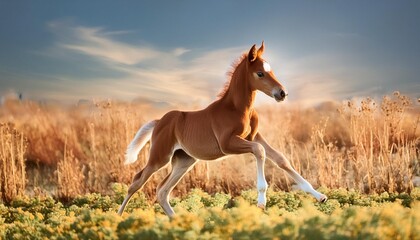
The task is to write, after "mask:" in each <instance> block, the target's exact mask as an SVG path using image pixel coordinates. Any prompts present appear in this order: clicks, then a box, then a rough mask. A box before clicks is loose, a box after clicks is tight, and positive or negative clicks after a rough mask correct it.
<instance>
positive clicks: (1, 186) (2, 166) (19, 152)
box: [0, 123, 27, 202]
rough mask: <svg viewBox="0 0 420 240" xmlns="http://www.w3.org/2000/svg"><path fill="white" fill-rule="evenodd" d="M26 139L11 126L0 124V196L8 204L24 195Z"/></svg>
mask: <svg viewBox="0 0 420 240" xmlns="http://www.w3.org/2000/svg"><path fill="white" fill-rule="evenodd" d="M26 144H27V143H26V139H25V138H24V136H23V134H21V133H20V132H19V131H18V130H17V129H16V128H15V127H14V126H13V124H4V123H0V194H1V199H2V201H4V202H10V201H12V200H13V199H14V198H16V197H17V196H20V195H22V194H24V192H25V186H26V171H25V151H26Z"/></svg>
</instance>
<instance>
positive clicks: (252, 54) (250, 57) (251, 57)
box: [248, 44, 258, 63]
mask: <svg viewBox="0 0 420 240" xmlns="http://www.w3.org/2000/svg"><path fill="white" fill-rule="evenodd" d="M257 57H258V53H257V48H256V47H255V44H254V45H253V46H252V47H251V49H250V50H249V53H248V61H249V62H250V63H252V62H253V61H255V59H257Z"/></svg>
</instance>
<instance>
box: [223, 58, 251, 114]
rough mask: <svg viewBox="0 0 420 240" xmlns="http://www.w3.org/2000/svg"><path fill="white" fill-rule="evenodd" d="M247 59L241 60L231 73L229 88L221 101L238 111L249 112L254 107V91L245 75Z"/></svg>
mask: <svg viewBox="0 0 420 240" xmlns="http://www.w3.org/2000/svg"><path fill="white" fill-rule="evenodd" d="M246 61H247V59H246V58H245V59H243V61H242V62H241V63H239V64H238V66H237V67H236V69H235V71H234V72H233V73H232V79H231V80H230V84H229V88H228V90H227V91H226V94H225V96H224V97H223V100H224V101H225V102H226V103H228V104H229V105H231V106H233V107H234V108H235V109H236V110H238V111H243V112H246V111H250V110H251V109H252V108H253V107H254V101H255V94H256V91H255V90H253V89H252V87H251V85H250V83H249V80H248V74H247V70H248V69H246V68H247V65H246V64H247V62H246Z"/></svg>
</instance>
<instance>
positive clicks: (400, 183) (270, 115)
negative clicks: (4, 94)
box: [0, 92, 420, 202]
mask: <svg viewBox="0 0 420 240" xmlns="http://www.w3.org/2000/svg"><path fill="white" fill-rule="evenodd" d="M167 110H168V109H165V108H163V107H159V108H156V107H153V106H152V105H147V104H140V103H137V104H136V103H123V102H107V101H105V102H97V103H92V104H90V103H85V104H79V105H78V106H76V105H75V106H66V107H63V106H57V105H54V104H41V103H36V102H32V101H22V102H19V101H16V100H14V101H7V102H5V103H4V104H3V105H2V106H1V107H0V194H1V199H2V201H3V202H9V201H11V200H12V199H14V198H15V197H16V196H18V195H22V194H26V195H52V196H54V197H55V198H57V199H60V200H64V201H66V200H71V199H73V198H74V197H76V196H77V195H79V194H85V193H92V192H95V193H103V194H107V193H109V192H110V186H111V184H112V183H114V182H119V183H125V184H129V183H130V181H131V178H132V177H133V175H134V174H135V173H136V171H138V170H139V169H141V168H142V166H144V165H145V162H146V156H147V155H148V152H147V151H148V147H146V148H145V149H143V150H142V152H141V153H140V154H139V161H137V162H136V163H135V164H133V165H129V166H124V165H123V161H124V151H125V149H126V147H127V145H128V143H129V142H130V141H131V139H132V138H133V136H134V135H135V133H136V131H137V130H138V128H139V127H140V126H141V125H142V124H143V123H145V122H146V121H148V120H151V119H154V118H159V117H160V116H162V115H163V114H164V113H165V112H166V111H167ZM258 111H259V114H260V131H261V132H262V133H263V134H264V135H265V137H266V138H267V140H268V141H269V142H271V143H272V145H273V146H274V147H276V148H278V149H280V150H281V151H283V152H284V153H285V155H286V156H287V157H288V158H289V159H290V160H291V162H292V163H293V165H294V166H295V167H296V169H297V170H298V171H299V172H300V173H301V174H302V175H303V177H305V178H306V179H308V180H309V181H310V182H311V183H312V184H313V185H314V186H315V187H321V186H323V187H328V188H332V189H334V188H340V187H341V188H346V189H356V190H358V191H361V192H363V193H372V192H384V191H387V192H410V191H411V190H412V189H413V179H414V177H415V176H419V175H420V168H419V154H420V151H419V149H420V130H419V128H420V105H419V103H418V102H417V100H416V99H410V98H408V97H406V96H404V95H402V94H400V93H399V92H394V93H393V94H391V95H389V96H385V97H383V98H382V99H379V100H376V101H375V100H373V99H371V98H365V99H362V100H359V101H356V100H355V101H346V102H343V103H335V102H329V103H324V104H321V105H319V106H317V107H313V108H303V107H292V106H290V105H287V104H286V105H276V106H275V107H273V106H270V107H264V106H262V107H258ZM169 170H170V169H168V168H167V169H164V170H162V171H161V172H159V173H158V174H156V175H155V176H154V177H153V178H152V179H151V181H150V182H149V183H148V184H146V186H145V188H144V189H143V192H144V193H145V194H146V195H148V196H153V193H154V191H155V188H156V186H157V183H158V182H160V181H161V180H162V179H163V177H164V175H165V174H167V173H169ZM266 174H267V176H266V178H267V181H268V182H269V185H270V186H271V187H272V188H273V189H282V190H286V191H288V190H291V189H292V188H293V182H291V179H289V178H287V177H286V176H285V175H284V173H283V171H282V170H280V169H278V168H276V167H274V165H273V164H271V163H268V164H267V166H266ZM255 181H256V166H255V161H254V160H253V158H252V156H250V155H242V156H235V157H232V158H230V159H226V160H222V161H213V162H200V163H199V164H197V165H196V166H195V168H194V169H193V170H192V171H191V172H190V173H189V174H188V175H187V176H186V177H185V178H184V179H183V180H182V182H181V183H180V184H179V185H178V186H177V187H176V189H175V191H174V194H175V195H177V194H178V195H179V194H184V193H186V192H187V191H188V190H190V189H191V188H202V189H203V190H205V191H206V192H209V193H216V192H225V193H229V194H232V195H237V194H239V193H240V192H241V190H244V189H250V188H253V187H254V186H255Z"/></svg>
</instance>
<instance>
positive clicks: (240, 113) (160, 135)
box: [118, 42, 327, 216]
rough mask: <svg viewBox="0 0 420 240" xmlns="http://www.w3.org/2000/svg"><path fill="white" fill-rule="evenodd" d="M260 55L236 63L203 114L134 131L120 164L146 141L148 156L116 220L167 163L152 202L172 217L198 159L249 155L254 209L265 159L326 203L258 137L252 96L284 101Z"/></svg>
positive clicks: (261, 192)
mask: <svg viewBox="0 0 420 240" xmlns="http://www.w3.org/2000/svg"><path fill="white" fill-rule="evenodd" d="M263 52H264V42H263V43H262V45H261V47H260V48H259V49H258V50H257V49H256V47H255V45H254V46H252V47H251V49H250V50H249V53H248V54H244V55H243V56H242V57H241V58H240V60H239V62H238V64H237V65H236V67H235V68H234V70H233V72H232V74H231V80H230V82H229V84H228V85H227V87H226V88H225V89H224V91H223V92H222V94H221V95H220V98H219V99H217V100H216V101H214V102H213V103H211V104H210V105H209V106H208V107H207V108H205V109H203V110H200V111H193V112H182V111H171V112H168V113H166V114H165V115H164V116H163V117H162V118H161V119H159V120H154V121H151V122H148V123H146V124H145V125H144V126H142V127H141V128H140V130H139V131H138V132H137V134H136V136H135V137H134V139H133V141H132V142H131V143H130V145H129V146H128V148H127V153H126V161H125V163H126V164H129V163H132V162H135V161H136V160H137V155H138V153H139V152H140V150H141V149H142V148H143V147H144V145H145V144H146V143H147V142H148V141H149V140H150V141H151V147H150V156H149V160H148V162H147V164H146V166H145V167H144V168H143V169H142V170H141V171H140V172H138V173H137V174H136V175H135V176H134V178H133V182H132V184H131V186H130V187H129V189H128V194H127V196H126V198H125V199H124V202H123V203H122V205H121V207H120V209H119V211H118V213H119V214H120V215H121V214H122V213H123V211H124V209H125V207H126V205H127V203H128V201H129V200H130V198H131V196H132V195H133V194H134V193H135V192H136V191H137V190H139V189H141V188H142V187H143V186H144V184H145V183H146V182H147V181H148V179H149V178H150V177H151V176H152V175H153V174H154V173H155V172H156V171H158V170H159V169H161V168H163V167H164V166H166V165H167V164H168V163H171V164H172V171H171V173H170V174H169V175H168V176H167V177H166V178H165V179H164V180H163V182H162V183H161V184H160V185H159V187H158V190H157V201H158V202H159V204H160V205H161V206H162V208H163V210H164V211H165V213H166V214H167V215H168V216H173V215H174V214H175V212H174V211H173V209H172V207H171V206H170V205H169V194H170V193H171V191H172V190H173V188H174V187H175V186H176V184H177V183H178V182H179V181H180V180H181V178H182V177H183V176H184V175H185V174H186V173H187V172H188V171H189V170H190V169H191V168H192V167H193V166H194V165H195V164H196V163H197V161H198V159H200V160H214V159H218V158H221V157H224V156H227V155H231V154H244V153H252V154H253V155H254V156H255V158H256V162H257V174H258V177H257V189H258V206H259V207H261V208H264V207H265V204H266V191H267V187H268V185H267V182H266V180H265V175H264V162H265V158H266V157H267V158H268V159H270V160H272V161H273V162H274V163H275V164H276V165H277V166H279V167H280V168H282V169H283V170H285V171H286V172H287V173H288V175H289V176H290V177H291V178H292V179H293V180H294V181H295V182H296V184H297V187H298V188H299V189H301V190H303V191H305V192H308V193H311V194H312V195H313V196H314V197H315V198H316V199H317V200H318V201H320V202H324V201H326V200H327V197H326V196H325V195H324V194H321V193H319V192H317V191H316V190H314V188H313V187H312V185H311V184H310V183H309V182H308V181H306V180H305V179H304V178H303V177H302V176H300V174H299V173H298V172H296V170H295V169H294V168H293V167H292V165H291V164H290V162H289V161H288V160H287V159H286V157H285V156H284V155H283V154H282V153H281V152H279V151H277V150H275V149H273V148H272V147H271V146H270V145H269V144H268V143H267V142H266V141H265V139H264V137H263V136H262V135H261V133H259V132H258V114H257V111H256V110H255V109H254V100H255V94H256V92H257V91H258V90H259V91H262V92H264V93H265V94H267V95H268V96H270V97H273V98H274V99H275V100H276V101H278V102H279V101H283V100H284V99H285V98H286V96H287V93H286V91H285V88H284V87H283V85H282V84H281V83H280V82H279V81H278V80H277V79H276V77H275V76H274V73H273V71H272V70H271V67H270V65H269V64H268V63H267V62H266V61H265V60H264V59H263V58H262V54H263Z"/></svg>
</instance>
